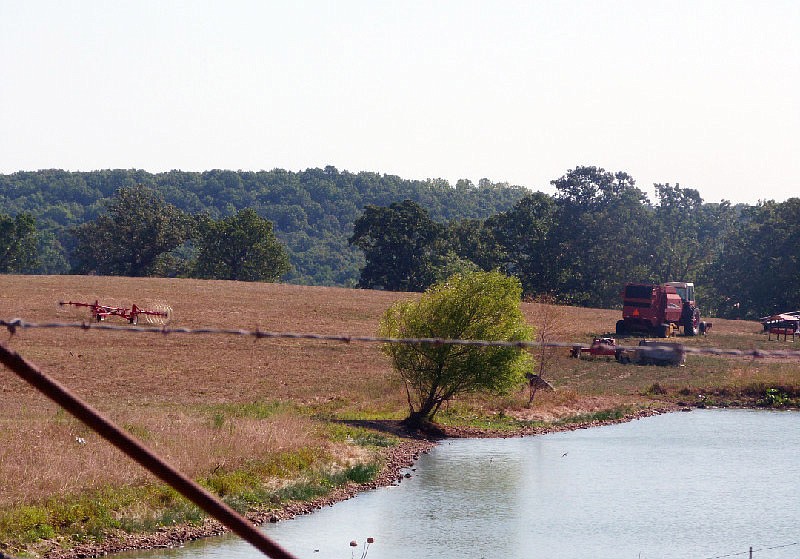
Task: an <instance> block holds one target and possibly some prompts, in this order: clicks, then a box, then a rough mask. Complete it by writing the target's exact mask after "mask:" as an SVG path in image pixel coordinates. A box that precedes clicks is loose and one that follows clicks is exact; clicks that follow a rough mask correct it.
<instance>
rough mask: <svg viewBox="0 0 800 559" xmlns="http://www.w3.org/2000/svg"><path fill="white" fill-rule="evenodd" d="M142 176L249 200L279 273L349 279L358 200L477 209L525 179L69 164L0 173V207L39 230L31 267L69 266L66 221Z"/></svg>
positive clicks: (205, 201)
mask: <svg viewBox="0 0 800 559" xmlns="http://www.w3.org/2000/svg"><path fill="white" fill-rule="evenodd" d="M135 185H142V186H146V187H149V188H152V189H154V190H156V191H157V192H159V193H161V194H162V196H163V197H164V200H165V201H166V202H168V203H169V204H172V205H174V206H175V207H176V208H178V209H179V210H181V211H183V212H186V213H189V214H206V215H208V217H210V218H211V219H220V218H225V217H230V216H232V215H234V214H236V212H238V211H239V210H243V209H246V208H250V209H253V210H254V211H255V212H256V213H257V214H259V215H260V216H262V217H264V218H266V219H268V220H270V221H271V222H272V223H273V224H274V230H275V235H276V237H277V238H278V239H279V240H280V241H281V242H282V243H284V245H285V246H286V249H287V252H288V254H289V259H290V262H291V266H292V269H291V271H290V272H289V273H287V274H285V275H283V276H282V279H283V280H284V281H289V282H294V283H302V284H313V285H342V286H353V285H355V284H356V282H357V281H358V276H359V271H360V269H361V267H362V266H363V265H364V258H363V254H362V252H361V251H360V250H358V248H356V247H354V246H351V245H349V244H348V242H347V239H348V237H349V236H350V235H351V234H352V229H353V223H354V222H355V220H356V219H357V218H358V216H359V215H360V214H361V212H362V211H363V209H364V206H366V205H368V204H374V205H379V206H384V205H389V204H391V203H392V202H397V201H401V200H404V199H409V200H413V201H415V202H418V203H419V204H421V205H423V206H424V207H425V208H426V209H427V211H428V212H430V215H431V216H432V217H433V219H436V220H451V219H456V218H459V219H463V218H475V219H482V218H485V217H488V216H490V215H492V214H494V213H497V212H499V211H503V210H507V209H508V208H510V207H511V206H512V205H513V204H514V203H515V202H516V201H517V200H519V199H520V198H521V197H522V196H523V194H524V193H525V189H523V188H522V187H518V186H510V185H508V184H505V183H500V184H494V183H491V182H490V181H488V180H481V181H480V182H479V184H478V185H474V184H472V183H471V182H470V181H459V182H458V183H457V184H456V185H455V186H451V185H450V184H449V183H448V182H447V181H444V180H427V181H412V180H404V179H401V178H400V177H397V176H392V175H379V174H377V173H358V174H354V173H349V172H347V171H341V172H340V171H338V170H337V169H336V168H334V167H330V166H329V167H325V168H324V169H308V170H306V171H302V172H291V171H285V170H281V169H274V170H272V171H260V172H242V171H222V170H213V171H207V172H203V173H190V172H183V171H171V172H168V173H157V174H152V173H148V172H145V171H140V170H105V171H91V172H67V171H60V170H44V171H35V172H19V173H13V174H10V175H0V213H4V214H7V215H10V216H16V215H18V214H20V213H25V212H27V213H29V214H31V215H32V216H33V217H34V218H35V220H36V227H37V229H38V231H40V232H41V233H43V234H44V238H43V239H42V240H41V245H42V246H41V260H42V262H41V265H40V266H38V267H37V268H35V269H28V270H26V271H30V272H40V273H54V274H59V273H67V272H68V271H70V270H71V269H72V268H73V265H74V261H73V256H72V255H73V254H74V249H75V242H76V239H75V238H74V236H73V235H71V234H70V230H71V228H73V227H75V226H78V225H80V224H82V223H84V222H87V221H92V220H95V219H97V218H98V217H99V216H100V215H101V213H102V212H103V211H104V203H105V202H106V201H107V200H109V199H110V198H112V197H113V196H114V194H115V193H116V192H117V190H118V189H120V188H124V187H133V186H135Z"/></svg>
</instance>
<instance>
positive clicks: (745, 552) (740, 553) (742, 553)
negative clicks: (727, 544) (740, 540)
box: [706, 542, 800, 559]
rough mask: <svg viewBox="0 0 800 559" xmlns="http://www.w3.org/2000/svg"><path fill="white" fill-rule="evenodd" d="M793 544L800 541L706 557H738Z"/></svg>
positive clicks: (721, 558)
mask: <svg viewBox="0 0 800 559" xmlns="http://www.w3.org/2000/svg"><path fill="white" fill-rule="evenodd" d="M793 545H800V542H792V543H785V544H781V545H773V546H770V547H762V548H760V549H753V548H750V549H748V550H747V551H738V552H735V553H726V554H725V555H714V556H713V557H706V559H723V558H724V557H737V556H739V555H748V554H751V553H757V552H759V551H771V550H773V549H782V548H784V547H792V546H793Z"/></svg>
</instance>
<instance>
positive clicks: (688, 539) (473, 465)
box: [119, 410, 800, 559]
mask: <svg viewBox="0 0 800 559" xmlns="http://www.w3.org/2000/svg"><path fill="white" fill-rule="evenodd" d="M409 473H410V474H411V477H410V478H408V479H405V480H404V481H403V482H402V483H401V484H399V485H398V486H394V487H388V488H384V489H379V490H375V491H371V492H368V493H363V494H361V495H359V496H358V497H356V498H354V499H351V500H349V501H344V502H342V503H339V504H337V505H335V506H333V507H328V508H326V509H323V510H320V511H318V512H315V513H314V514H311V515H308V516H303V517H299V518H297V519H294V520H290V521H284V522H280V523H277V524H271V525H268V526H265V527H264V529H265V530H266V531H267V533H268V534H269V536H270V537H271V538H273V539H274V540H275V541H277V542H278V543H279V544H281V545H282V546H283V547H285V548H286V549H288V550H289V551H291V552H292V553H294V554H295V555H296V556H297V557H298V558H308V559H343V558H344V559H346V558H348V557H355V558H360V557H361V554H362V552H363V550H364V547H363V544H364V542H365V540H366V538H368V537H372V538H374V539H375V542H374V543H373V544H372V545H371V546H370V547H369V549H368V553H367V556H368V557H369V559H401V558H402V559H408V558H414V559H427V558H431V559H434V558H436V559H451V558H452V559H456V558H458V559H461V558H474V559H482V558H487V559H488V558H501V557H502V558H503V559H523V558H525V559H532V558H533V559H535V558H565V559H570V558H576V559H577V558H591V559H603V558H608V559H618V558H623V557H630V558H636V559H639V558H641V559H645V558H681V559H684V558H697V559H705V558H718V557H723V556H725V557H728V556H730V557H737V556H740V557H748V555H749V549H750V548H751V547H752V549H753V557H756V558H760V559H761V558H763V559H786V558H789V557H792V558H795V557H798V556H800V499H798V495H797V491H798V481H799V480H800V412H773V411H754V410H696V411H692V412H689V413H672V414H665V415H660V416H655V417H650V418H645V419H640V420H637V421H633V422H630V423H622V424H618V425H610V426H605V427H597V428H592V429H582V430H577V431H571V432H564V433H552V434H548V435H541V436H535V437H525V438H512V439H457V440H450V441H444V442H443V443H442V444H440V445H439V446H438V447H436V448H435V449H434V450H433V451H431V452H430V453H429V454H427V455H424V456H422V457H421V458H420V460H419V461H418V463H417V464H416V465H415V467H414V469H413V470H409ZM351 540H357V541H358V543H359V547H357V548H351V547H349V542H350V541H351ZM119 557H120V558H123V557H124V558H133V557H135V558H137V559H145V558H147V559H159V558H171V559H184V558H185V559H188V558H189V557H192V558H203V559H212V558H222V557H226V558H241V559H244V558H246V559H256V558H257V557H261V555H260V554H259V553H258V552H257V551H255V550H254V549H253V548H252V547H250V545H249V544H247V543H245V542H242V541H241V540H239V539H238V538H236V537H233V536H226V537H223V538H214V539H209V540H205V541H202V542H195V543H192V544H189V545H187V546H186V547H184V548H181V549H177V550H158V551H148V552H136V553H125V554H119Z"/></svg>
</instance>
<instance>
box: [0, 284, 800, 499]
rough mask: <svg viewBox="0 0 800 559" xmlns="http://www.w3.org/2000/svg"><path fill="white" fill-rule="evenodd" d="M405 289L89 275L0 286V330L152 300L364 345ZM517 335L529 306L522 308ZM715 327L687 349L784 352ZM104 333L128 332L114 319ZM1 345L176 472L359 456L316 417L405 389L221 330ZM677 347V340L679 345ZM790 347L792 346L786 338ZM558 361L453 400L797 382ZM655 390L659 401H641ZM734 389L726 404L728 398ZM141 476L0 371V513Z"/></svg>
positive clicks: (186, 311)
mask: <svg viewBox="0 0 800 559" xmlns="http://www.w3.org/2000/svg"><path fill="white" fill-rule="evenodd" d="M413 297H415V295H414V294H408V293H390V292H381V291H367V290H353V289H342V288H330V287H306V286H296V285H282V284H262V283H242V282H228V281H201V280H187V279H141V278H109V277H93V276H0V319H4V320H10V319H13V318H22V319H24V320H25V321H27V322H34V323H49V322H54V321H55V322H68V323H71V322H81V321H87V322H91V317H90V315H89V312H88V310H87V309H85V308H75V307H70V306H60V305H59V304H58V303H59V301H78V302H94V301H95V300H97V301H99V302H100V303H101V304H104V305H112V306H122V307H130V306H131V305H132V304H136V305H138V306H140V307H143V308H148V307H154V306H156V305H161V304H166V305H169V306H170V307H171V308H172V310H173V320H172V323H171V324H170V325H169V326H170V327H175V328H190V329H200V328H222V329H244V330H248V331H254V330H256V329H257V330H260V331H272V332H299V333H316V334H328V335H350V336H374V335H376V333H377V329H378V325H379V321H380V317H381V315H382V314H383V312H384V311H385V310H386V308H388V307H389V306H390V305H391V304H392V303H393V302H395V301H397V300H400V299H408V298H413ZM523 311H524V312H525V314H526V317H527V318H528V320H529V321H530V322H531V324H534V325H535V324H536V323H537V319H538V316H537V306H536V305H535V304H532V303H523ZM558 316H559V322H560V324H561V328H560V333H559V334H558V335H557V336H555V337H554V338H553V340H557V341H582V342H586V341H588V340H590V339H591V337H592V336H593V335H600V334H608V333H609V332H612V331H613V328H614V323H615V322H616V320H617V318H618V316H619V311H614V310H598V309H578V308H571V307H559V310H558ZM713 320H714V327H713V329H712V333H711V334H710V335H709V336H708V337H705V338H696V339H689V340H685V341H686V342H687V343H691V344H695V345H699V346H703V345H705V346H711V345H716V346H721V347H738V348H742V349H750V348H754V347H763V348H767V349H769V348H773V349H785V348H792V347H794V346H793V344H792V342H791V341H789V342H775V341H771V342H768V341H767V340H766V337H765V336H764V335H763V334H762V333H761V327H760V325H759V324H758V323H753V322H746V321H726V320H718V319H713ZM107 324H118V325H120V326H126V325H127V323H126V322H125V321H124V320H122V319H120V318H117V317H111V318H109V319H108V321H107ZM0 336H2V338H0V339H2V343H3V344H5V345H6V346H7V347H9V348H10V349H12V350H14V351H17V352H18V353H20V354H21V355H22V356H23V357H25V358H26V359H28V360H29V361H31V362H33V363H34V364H35V365H37V366H38V367H40V368H41V369H42V370H43V371H44V372H45V373H47V374H49V375H51V376H52V377H54V378H55V379H57V380H58V381H59V382H61V383H62V384H64V385H65V386H66V387H68V388H69V389H70V390H72V391H73V392H74V393H75V394H77V395H78V396H79V397H81V398H83V399H84V400H86V401H87V402H89V403H90V404H91V405H92V406H94V407H95V408H97V409H98V410H100V411H101V412H102V413H104V414H106V415H107V416H109V417H110V418H111V419H112V420H114V421H115V422H116V423H117V424H119V425H121V426H123V427H124V428H126V429H127V430H128V431H130V432H131V433H133V434H134V435H136V436H137V437H139V438H141V439H142V440H144V441H145V443H147V444H149V445H150V446H151V447H153V448H155V449H156V450H157V451H158V452H160V453H162V454H163V455H164V456H165V457H166V458H167V459H168V460H170V461H171V462H172V463H174V464H175V465H176V466H178V467H179V468H180V469H182V470H183V471H185V472H186V473H188V474H190V475H193V476H200V475H203V474H204V473H208V472H210V471H212V470H214V469H215V468H219V467H221V466H222V467H226V468H235V467H236V466H237V465H238V464H242V463H245V462H247V461H248V460H252V459H258V458H259V457H265V456H268V455H270V454H274V453H280V452H291V451H292V450H297V449H300V448H304V447H320V448H326V449H327V450H328V451H329V452H330V453H331V454H333V455H336V456H337V457H338V459H340V460H342V461H343V462H344V463H346V462H347V461H353V460H357V459H358V458H359V457H358V456H357V455H356V454H357V450H356V449H353V448H350V447H346V446H342V445H340V446H338V447H336V448H333V446H331V445H332V444H333V443H331V442H330V436H329V434H326V433H324V432H323V429H322V428H321V427H320V424H319V422H318V421H316V420H315V417H319V416H320V415H325V416H328V417H337V418H366V419H369V418H377V419H400V418H402V417H404V415H405V413H406V411H407V404H406V398H405V393H404V390H403V387H402V386H401V384H400V382H399V380H398V378H397V377H396V376H395V375H394V374H393V371H392V368H391V364H390V363H389V361H388V359H387V358H386V357H385V356H384V355H383V354H382V353H381V351H380V346H379V345H378V344H374V343H371V344H367V343H342V342H337V341H313V340H288V339H255V338H254V337H252V336H232V335H220V334H202V335H187V334H178V333H170V334H163V333H131V332H118V331H102V330H96V329H90V330H81V329H77V328H58V329H45V328H31V329H21V330H18V331H17V332H16V333H14V334H13V335H12V334H11V333H10V332H5V331H4V332H2V333H0ZM681 341H684V339H682V340H681ZM798 344H800V342H798ZM567 354H568V351H567V350H564V351H563V352H562V351H560V350H559V351H558V353H557V355H556V357H555V359H554V360H553V362H552V363H551V364H550V366H549V367H548V370H547V373H546V377H547V379H548V380H550V382H552V383H553V385H554V386H555V387H556V388H557V390H556V392H555V393H542V394H540V395H537V397H536V398H537V399H536V401H535V402H534V406H533V407H531V408H528V407H526V403H527V392H526V390H525V389H521V390H520V392H519V393H517V394H512V395H510V396H505V397H502V398H489V397H474V398H469V399H464V400H460V401H459V402H455V403H453V404H452V405H453V407H454V408H456V409H460V408H464V409H469V410H473V411H475V412H476V413H479V414H485V415H491V414H493V413H495V412H499V411H502V412H504V414H506V415H509V416H513V417H516V418H519V419H525V420H543V421H550V420H555V419H558V418H563V417H566V416H569V415H575V414H586V413H592V412H596V411H598V410H604V409H611V408H615V407H619V406H634V407H637V406H638V407H647V406H654V407H658V406H662V407H663V406H665V405H675V404H677V403H679V402H681V403H684V402H682V400H687V401H688V404H689V405H691V404H693V403H696V402H694V399H695V398H697V397H698V396H699V395H700V394H701V393H703V392H705V393H709V394H710V393H712V392H713V391H714V390H717V391H719V390H720V389H722V390H723V391H724V390H728V389H730V390H732V391H733V392H735V391H736V390H737V389H744V388H746V387H749V386H752V385H754V384H758V383H764V384H765V385H770V386H772V385H781V386H789V385H791V386H795V385H797V384H798V383H797V367H796V362H794V361H791V360H790V361H786V360H753V359H728V358H715V357H707V356H690V357H689V360H688V361H687V364H686V366H685V367H639V366H631V365H628V366H623V365H620V364H618V363H616V362H613V361H610V362H609V361H606V360H605V359H596V360H575V359H570V358H569V357H567ZM656 383H657V384H658V385H659V387H661V388H662V389H664V390H665V392H666V393H663V394H653V393H652V390H650V389H651V388H652V386H653V385H654V384H656ZM733 392H732V393H733ZM148 479H149V477H148V475H146V474H145V473H144V472H142V471H141V469H140V468H139V467H138V466H136V465H135V464H133V463H131V462H130V461H129V460H127V458H125V457H123V456H120V455H119V453H118V452H116V451H115V450H114V449H113V448H111V447H110V446H109V445H107V444H105V443H104V442H103V441H102V440H100V439H99V438H98V437H97V436H96V435H94V434H93V433H92V432H91V431H90V430H88V429H87V428H86V427H85V426H83V425H81V424H80V423H78V422H77V421H76V420H74V419H71V418H70V417H68V416H67V415H66V414H65V413H64V412H63V411H62V410H59V409H58V407H57V406H56V405H55V404H53V403H51V402H50V401H48V400H47V399H46V398H45V397H43V396H42V395H40V394H39V393H37V392H36V391H35V390H34V389H32V388H31V387H29V386H28V385H27V384H25V383H24V382H23V381H21V380H19V379H18V378H16V376H14V375H13V374H12V373H11V372H10V371H7V370H4V371H3V373H2V375H0V509H2V508H4V507H10V506H19V505H20V504H23V503H27V502H35V501H37V500H41V499H42V498H45V497H47V496H50V495H64V494H73V493H79V492H82V491H87V490H92V489H98V488H101V487H104V486H106V485H109V484H110V485H112V486H116V485H124V484H140V483H144V482H146V481H147V480H148Z"/></svg>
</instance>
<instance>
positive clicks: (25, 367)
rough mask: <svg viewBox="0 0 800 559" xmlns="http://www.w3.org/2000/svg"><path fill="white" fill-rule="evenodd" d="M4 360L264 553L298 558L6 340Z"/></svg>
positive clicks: (275, 558) (277, 558)
mask: <svg viewBox="0 0 800 559" xmlns="http://www.w3.org/2000/svg"><path fill="white" fill-rule="evenodd" d="M0 362H2V363H3V364H4V365H5V366H6V367H8V368H9V369H11V370H12V371H14V372H15V373H16V374H17V375H18V376H19V377H20V378H22V379H23V380H25V381H26V382H28V383H29V384H31V385H33V387H34V388H36V389H37V390H39V392H42V393H43V394H44V395H45V396H47V397H48V398H50V399H51V400H53V401H54V402H55V403H56V404H58V405H59V406H61V407H62V408H64V409H65V410H67V411H68V412H69V413H71V414H72V415H74V416H75V417H77V418H78V419H80V420H81V421H83V422H84V423H85V424H86V425H88V426H89V427H91V428H92V429H94V431H95V432H97V433H98V434H99V435H100V436H102V437H103V438H104V439H106V440H107V441H108V442H110V443H111V444H113V445H114V446H115V447H117V448H118V449H120V450H121V451H122V452H124V453H125V454H127V455H128V456H129V457H130V458H132V459H133V460H135V461H136V462H138V463H139V464H140V465H141V466H143V467H144V468H146V469H147V470H149V471H150V472H151V473H153V474H154V475H155V476H157V477H158V478H159V479H161V480H162V481H164V482H165V483H167V484H169V485H170V486H171V487H172V488H173V489H175V490H176V491H178V492H179V493H180V494H181V495H183V496H184V497H186V498H187V499H189V500H190V501H192V502H193V503H194V504H196V505H197V506H198V507H200V508H201V509H203V510H204V511H206V512H207V513H208V514H210V515H211V516H213V517H214V518H216V519H217V520H219V521H220V522H221V523H222V524H223V525H225V526H227V527H228V528H230V529H231V531H233V532H234V533H235V534H237V535H238V536H240V537H241V538H242V539H244V540H245V541H247V542H249V543H251V544H252V545H253V547H255V548H256V549H258V550H259V551H261V552H262V553H263V554H265V555H267V556H268V557H272V559H295V558H294V556H293V555H292V554H290V553H289V552H288V551H286V550H284V549H283V548H282V547H280V546H279V545H278V544H276V543H274V542H273V541H272V540H270V539H269V538H268V537H267V536H266V534H264V533H263V532H261V531H260V530H258V529H257V528H256V527H255V526H254V525H253V524H252V523H251V522H249V521H248V520H247V519H246V518H244V517H243V516H241V515H240V514H239V513H237V512H236V511H235V510H233V509H232V508H231V507H229V506H228V505H226V504H225V503H223V502H222V501H221V500H219V499H218V498H217V497H216V496H214V495H213V494H211V493H210V492H209V491H207V490H206V489H203V487H201V486H200V485H199V484H197V483H196V482H195V481H194V480H192V479H190V478H188V477H186V476H185V475H183V474H182V473H181V472H179V471H178V470H177V469H175V468H174V467H172V466H171V465H170V464H168V463H167V462H166V461H164V459H163V458H161V457H160V456H158V455H157V454H156V453H154V452H153V451H152V450H150V449H149V448H147V447H146V446H144V445H143V444H142V443H140V442H139V441H138V440H136V439H135V438H133V437H132V436H130V435H129V434H128V433H127V432H125V431H124V430H123V429H120V428H119V427H118V426H117V425H115V424H114V423H113V422H111V421H110V420H109V419H107V418H106V417H104V416H102V415H101V414H100V412H98V411H97V410H95V409H94V408H92V407H91V406H90V405H89V404H87V403H86V402H84V401H83V400H81V399H80V398H78V397H77V396H75V395H74V394H72V393H71V392H70V391H69V390H68V389H67V388H66V387H65V386H62V385H61V384H60V383H59V382H58V381H56V380H55V379H53V378H50V377H49V376H48V375H46V374H45V373H43V372H42V371H40V370H39V369H38V368H37V367H36V366H35V365H33V364H32V363H29V362H28V361H27V360H25V358H24V357H22V356H21V355H19V354H18V353H17V352H15V351H11V350H10V349H8V348H6V347H5V345H3V344H0Z"/></svg>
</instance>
